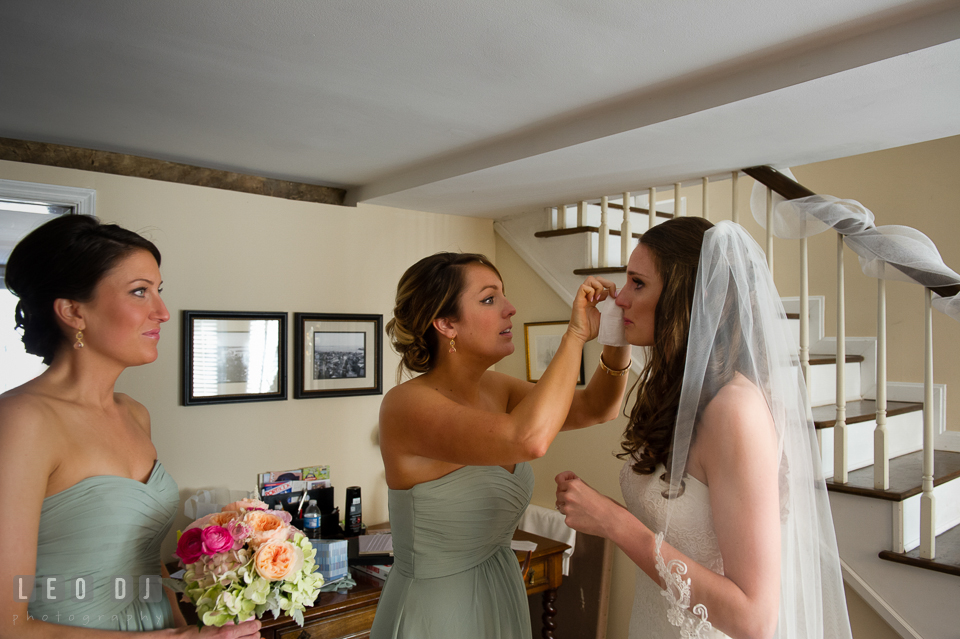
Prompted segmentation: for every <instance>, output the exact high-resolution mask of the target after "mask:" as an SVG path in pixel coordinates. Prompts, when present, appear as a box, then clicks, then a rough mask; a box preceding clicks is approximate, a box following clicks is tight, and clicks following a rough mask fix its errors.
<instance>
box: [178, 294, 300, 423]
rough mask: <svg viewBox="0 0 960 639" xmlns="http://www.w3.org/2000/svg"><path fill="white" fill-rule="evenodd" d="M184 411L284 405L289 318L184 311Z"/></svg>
mask: <svg viewBox="0 0 960 639" xmlns="http://www.w3.org/2000/svg"><path fill="white" fill-rule="evenodd" d="M182 319H183V326H182V328H181V337H182V339H181V356H182V360H183V362H182V364H183V383H182V386H181V401H182V403H183V405H184V406H200V405H206V404H234V403H239V402H271V401H280V400H285V399H287V314H286V313H279V312H277V313H263V312H245V311H183V312H182Z"/></svg>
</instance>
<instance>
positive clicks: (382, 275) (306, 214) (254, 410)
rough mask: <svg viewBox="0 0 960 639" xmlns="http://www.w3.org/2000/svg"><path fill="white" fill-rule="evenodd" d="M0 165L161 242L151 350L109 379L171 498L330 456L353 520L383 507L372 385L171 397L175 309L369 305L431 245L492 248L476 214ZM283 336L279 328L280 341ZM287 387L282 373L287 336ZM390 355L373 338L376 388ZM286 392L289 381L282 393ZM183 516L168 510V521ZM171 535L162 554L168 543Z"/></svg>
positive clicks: (388, 300)
mask: <svg viewBox="0 0 960 639" xmlns="http://www.w3.org/2000/svg"><path fill="white" fill-rule="evenodd" d="M0 178H2V179H8V180H21V181H26V182H42V183H48V184H61V185H65V186H75V187H86V188H92V189H96V191H97V215H98V217H99V218H100V219H101V220H103V221H106V222H116V223H118V224H121V225H122V226H124V227H126V228H129V229H132V230H135V231H139V232H141V233H143V234H144V235H145V236H146V237H148V238H150V239H151V240H153V241H154V242H155V243H156V244H157V246H158V247H159V249H160V251H161V253H162V254H163V264H162V266H161V272H162V275H163V279H164V292H163V298H164V301H165V302H166V303H167V306H168V307H169V309H170V312H171V315H172V317H171V320H170V321H169V322H168V323H167V324H166V325H164V327H163V331H162V333H161V340H160V357H159V359H158V360H157V361H156V362H154V363H153V364H150V365H147V366H143V367H139V368H136V369H130V370H128V371H126V372H125V373H124V374H123V375H122V376H121V378H120V381H119V383H118V390H120V391H122V392H125V393H128V394H129V395H131V396H132V397H134V398H135V399H137V400H138V401H140V402H142V403H143V404H144V405H145V406H146V407H147V408H148V409H149V410H150V414H151V418H152V424H153V441H154V444H155V445H156V447H157V453H158V455H159V458H160V459H161V460H162V461H163V464H164V466H165V467H166V468H167V470H168V472H169V473H170V474H171V475H172V476H173V477H174V478H175V479H176V480H177V482H178V484H179V485H180V497H181V501H182V500H184V499H186V497H188V496H190V495H192V494H193V493H195V492H196V491H197V490H198V489H200V488H207V487H224V488H229V489H232V490H251V489H252V488H253V487H254V482H255V478H256V474H257V473H258V472H261V471H265V470H271V469H285V468H299V467H301V466H306V465H314V464H329V465H330V467H331V473H332V478H333V483H334V486H335V488H336V499H337V504H338V505H339V506H340V507H341V509H342V507H343V504H342V500H343V495H344V489H345V488H346V487H347V486H353V485H357V486H361V488H362V490H363V498H364V520H365V521H366V522H367V523H378V522H381V521H386V519H387V493H386V485H385V483H384V479H383V464H382V462H381V459H380V451H379V448H378V447H377V415H378V412H379V407H380V400H381V397H380V396H367V397H356V398H327V399H305V400H294V399H288V400H287V401H283V402H262V403H249V404H227V405H219V406H191V407H184V406H180V402H179V388H180V375H181V373H180V371H181V369H180V366H181V365H180V311H182V310H185V309H189V310H238V311H286V312H289V313H291V315H290V318H289V320H288V322H292V320H293V316H292V313H293V312H295V311H305V312H324V313H378V314H380V313H382V314H383V315H384V322H386V321H387V320H388V319H389V318H390V316H391V313H392V310H393V301H394V296H395V294H396V286H397V282H398V280H399V279H400V276H401V274H402V273H403V271H404V270H405V269H406V268H407V267H408V266H410V265H411V264H413V263H414V262H415V261H416V260H418V259H419V258H421V257H423V256H425V255H429V254H431V253H434V252H436V251H441V250H454V251H456V250H463V251H473V252H481V253H486V254H488V255H490V256H491V257H493V255H494V252H495V245H494V233H493V226H492V223H491V222H490V221H489V220H483V219H473V218H465V217H457V216H447V215H437V214H433V213H420V212H415V211H405V210H399V209H390V208H384V207H376V206H364V205H361V206H359V207H357V208H347V207H338V206H329V205H323V204H311V203H303V202H293V201H289V200H281V199H277V198H269V197H263V196H257V195H249V194H242V193H234V192H230V191H221V190H216V189H209V188H202V187H194V186H185V185H179V184H171V183H167V182H157V181H151V180H144V179H139V178H127V177H119V176H113V175H105V174H98V173H91V172H86V171H76V170H68V169H57V168H52V167H45V166H36V165H30V164H19V163H14V162H4V161H0ZM291 339H292V336H288V342H290V343H291V344H292V342H291V341H290V340H291ZM288 356H289V359H290V364H289V365H288V373H287V374H288V390H289V389H290V388H292V384H293V368H292V347H291V348H290V349H289V350H288ZM398 361H399V360H398V358H397V357H396V355H395V354H394V352H393V351H392V350H391V349H390V348H389V346H386V344H385V348H384V357H383V373H384V387H385V390H387V389H389V388H391V387H392V386H393V385H394V382H395V379H396V366H397V363H398ZM289 396H290V397H291V398H292V393H290V394H289ZM185 522H186V519H185V518H184V517H183V516H182V514H181V515H180V516H178V519H177V521H176V522H175V526H174V529H176V528H178V527H181V528H182V527H183V525H184V524H185ZM173 540H174V537H173V536H172V535H171V536H170V537H169V538H168V539H167V540H166V543H165V544H164V547H163V551H164V556H165V557H168V556H169V555H170V554H171V553H172V551H173V549H174V546H173Z"/></svg>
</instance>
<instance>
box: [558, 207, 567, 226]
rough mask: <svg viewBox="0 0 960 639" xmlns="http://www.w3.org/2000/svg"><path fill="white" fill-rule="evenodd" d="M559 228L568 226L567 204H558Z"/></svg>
mask: <svg viewBox="0 0 960 639" xmlns="http://www.w3.org/2000/svg"><path fill="white" fill-rule="evenodd" d="M557 228H558V229H565V228H567V205H566V204H560V205H559V206H557Z"/></svg>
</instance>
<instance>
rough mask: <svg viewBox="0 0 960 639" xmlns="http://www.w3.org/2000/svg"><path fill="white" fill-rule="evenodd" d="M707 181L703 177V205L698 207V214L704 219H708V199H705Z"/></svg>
mask: <svg viewBox="0 0 960 639" xmlns="http://www.w3.org/2000/svg"><path fill="white" fill-rule="evenodd" d="M709 182H710V180H709V179H707V178H703V206H702V208H701V209H700V211H701V212H700V215H701V217H703V219H705V220H708V219H710V201H709V200H708V199H707V184H708V183H709Z"/></svg>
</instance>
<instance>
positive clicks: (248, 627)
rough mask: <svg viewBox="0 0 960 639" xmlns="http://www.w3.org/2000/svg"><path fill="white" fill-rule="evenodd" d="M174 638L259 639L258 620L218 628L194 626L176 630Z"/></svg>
mask: <svg viewBox="0 0 960 639" xmlns="http://www.w3.org/2000/svg"><path fill="white" fill-rule="evenodd" d="M174 636H176V637H196V638H197V639H259V638H260V620H258V619H251V620H250V621H244V622H243V623H241V624H232V623H228V624H226V625H224V626H222V627H220V628H217V627H215V626H204V627H203V628H200V629H198V628H197V627H196V626H190V627H188V628H178V629H177V631H176V634H175V635H174Z"/></svg>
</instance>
